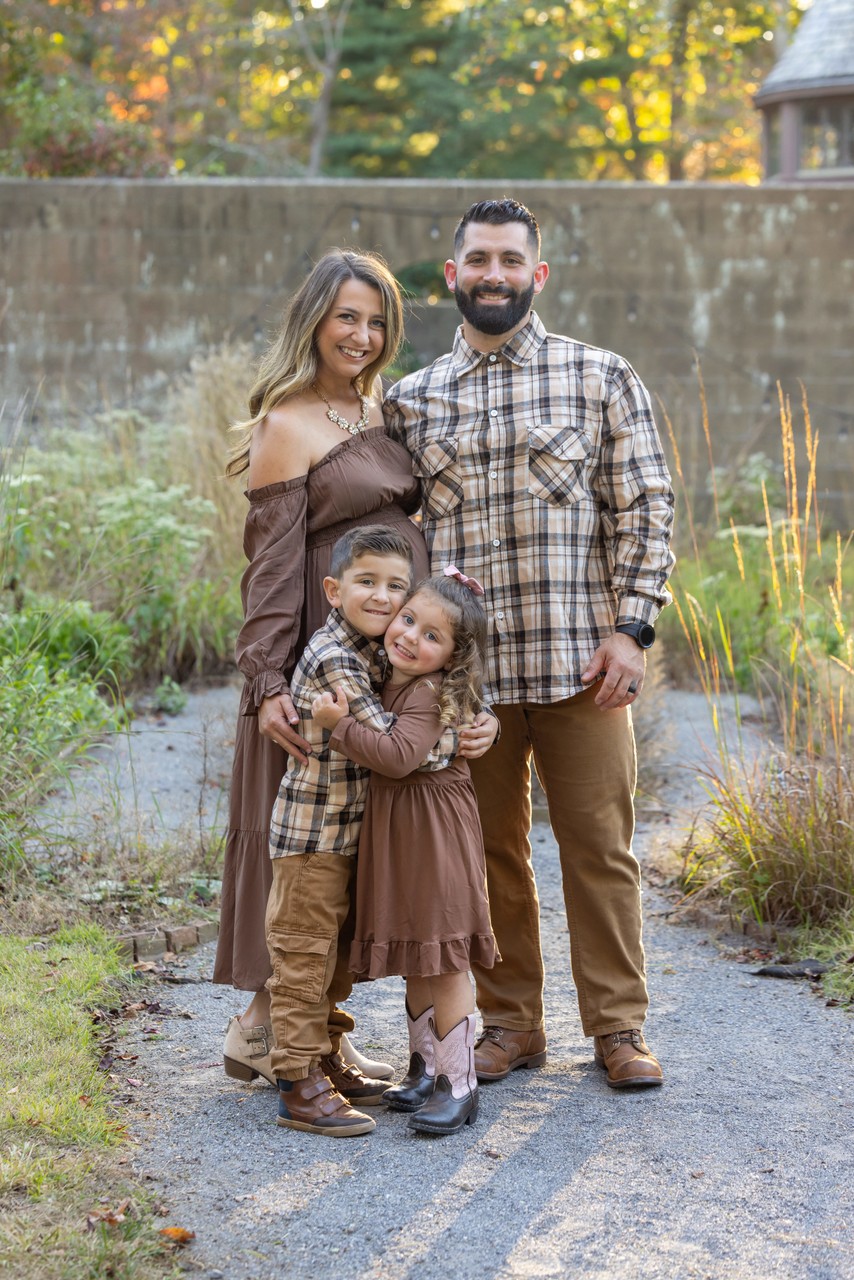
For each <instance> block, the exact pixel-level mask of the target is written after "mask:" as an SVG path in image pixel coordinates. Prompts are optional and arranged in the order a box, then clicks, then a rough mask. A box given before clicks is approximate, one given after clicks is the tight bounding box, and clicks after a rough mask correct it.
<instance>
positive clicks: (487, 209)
mask: <svg viewBox="0 0 854 1280" xmlns="http://www.w3.org/2000/svg"><path fill="white" fill-rule="evenodd" d="M470 222H488V223H491V224H492V226H494V227H498V226H501V225H502V223H505V222H521V223H523V224H524V225H525V226H526V227H527V228H528V238H529V240H530V241H531V245H532V246H533V248H534V249H535V251H536V258H537V261H538V262H539V260H540V226H539V223H538V222H537V219H536V218H535V217H534V215H533V214H532V213H531V210H530V209H527V208H526V207H525V205H523V204H520V203H519V201H518V200H510V199H508V198H507V197H505V198H504V199H503V200H478V201H477V203H476V204H473V205H472V206H471V207H470V208H469V209H466V211H465V213H464V214H463V216H462V217H461V218H460V220H459V222H458V223H457V229H456V231H455V232H454V253H459V251H460V249H461V248H462V244H463V240H465V236H466V227H467V226H468V225H469V223H470Z"/></svg>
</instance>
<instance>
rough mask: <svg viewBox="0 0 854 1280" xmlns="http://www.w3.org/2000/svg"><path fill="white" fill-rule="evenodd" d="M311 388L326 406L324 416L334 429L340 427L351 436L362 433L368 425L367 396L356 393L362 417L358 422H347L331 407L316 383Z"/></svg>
mask: <svg viewBox="0 0 854 1280" xmlns="http://www.w3.org/2000/svg"><path fill="white" fill-rule="evenodd" d="M312 388H313V390H314V393H315V395H316V396H317V397H318V399H320V400H322V401H323V403H324V404H325V405H326V416H327V418H328V419H329V421H330V422H334V423H335V425H336V427H340V428H341V430H342V431H349V432H350V435H351V436H357V435H358V434H359V432H360V431H364V429H365V427H366V426H367V425H368V410H369V405H370V401H369V400H368V397H367V396H363V395H362V393H361V392H360V391H359V392H357V393H356V394H357V395H358V397H359V405H360V407H361V410H362V416H361V418H360V419H359V421H358V422H348V421H347V419H346V418H342V417H341V414H340V413H339V412H338V411H337V409H333V408H332V405H331V404H330V403H329V401H328V400H327V399H326V396H325V395H324V394H323V392H322V391H321V390H320V387H319V386H318V385H317V383H316V382H313V383H312Z"/></svg>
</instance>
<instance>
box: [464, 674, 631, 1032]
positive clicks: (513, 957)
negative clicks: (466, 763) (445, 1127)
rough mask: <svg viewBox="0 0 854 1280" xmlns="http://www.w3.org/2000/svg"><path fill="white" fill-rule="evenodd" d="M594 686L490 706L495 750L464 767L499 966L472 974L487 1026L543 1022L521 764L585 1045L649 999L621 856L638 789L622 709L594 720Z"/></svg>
mask: <svg viewBox="0 0 854 1280" xmlns="http://www.w3.org/2000/svg"><path fill="white" fill-rule="evenodd" d="M597 687H598V686H595V687H594V688H592V689H589V690H586V691H585V692H584V693H580V694H578V695H577V696H576V697H574V698H568V699H566V700H565V701H564V702H557V703H552V704H535V703H521V704H510V705H506V706H496V707H495V708H494V710H495V712H496V714H497V716H498V719H499V720H500V722H501V736H500V738H499V741H498V742H497V743H496V744H495V745H494V746H493V747H491V748H490V750H489V751H488V752H487V753H486V755H485V756H483V757H482V758H481V759H480V760H472V761H470V766H471V774H472V779H473V781H474V785H475V790H476V791H477V798H478V807H479V809H480V817H481V822H482V824H483V835H484V843H485V848H486V879H487V886H488V889H489V906H490V912H491V914H492V926H493V929H494V931H495V937H496V941H497V942H498V948H499V950H500V952H501V962H500V963H499V964H496V965H495V967H494V969H481V968H479V967H477V966H474V974H475V978H476V981H477V998H478V1006H479V1008H480V1011H481V1014H482V1016H483V1021H484V1025H485V1026H500V1027H507V1028H509V1029H512V1030H514V1031H529V1030H534V1029H536V1028H539V1027H541V1026H542V1025H543V959H542V952H541V950H540V924H539V898H538V897H537V886H536V882H535V880H534V871H533V867H532V865H531V846H530V843H529V840H528V833H529V831H530V826H531V756H532V754H533V758H534V764H535V765H536V769H537V776H538V777H539V779H540V782H541V783H542V786H543V790H544V791H545V793H546V798H547V800H548V806H549V819H550V822H551V826H552V830H553V831H554V834H555V838H556V839H557V842H558V847H559V850H560V865H561V872H562V876H563V894H564V902H565V906H566V919H567V924H568V925H569V937H570V954H571V959H572V974H573V978H574V980H575V986H576V990H577V993H578V1005H579V1010H580V1013H581V1025H582V1028H583V1030H584V1034H585V1035H588V1036H594V1035H607V1034H609V1033H610V1032H612V1031H624V1030H629V1029H630V1028H632V1027H641V1026H642V1025H643V1022H644V1018H645V1015H646V1010H647V1005H648V998H647V991H646V980H645V976H644V954H643V945H642V943H641V902H640V869H639V867H638V864H637V862H636V860H635V857H634V855H633V854H632V851H631V842H632V834H633V832H634V807H633V802H632V799H633V795H634V788H635V781H636V760H635V744H634V734H633V732H632V724H631V717H630V715H629V712H628V711H627V710H616V711H600V710H599V708H598V707H597V706H596V705H595V703H594V701H593V700H594V698H595V696H596V689H597Z"/></svg>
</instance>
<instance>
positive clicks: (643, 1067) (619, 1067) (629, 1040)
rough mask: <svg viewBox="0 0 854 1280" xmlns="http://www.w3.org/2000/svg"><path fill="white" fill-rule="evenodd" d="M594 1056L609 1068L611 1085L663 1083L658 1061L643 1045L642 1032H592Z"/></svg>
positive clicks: (618, 1087)
mask: <svg viewBox="0 0 854 1280" xmlns="http://www.w3.org/2000/svg"><path fill="white" fill-rule="evenodd" d="M593 1056H594V1058H595V1059H596V1062H597V1063H598V1065H599V1066H600V1067H604V1069H605V1070H606V1071H607V1072H608V1084H609V1085H610V1086H611V1088H612V1089H630V1088H643V1087H644V1086H648V1085H656V1084H663V1083H664V1073H663V1071H662V1070H661V1063H660V1062H659V1061H658V1059H657V1058H654V1057H653V1055H652V1053H651V1052H650V1050H649V1049H648V1048H647V1046H646V1041H645V1040H644V1038H643V1033H642V1032H641V1031H640V1030H638V1028H636V1027H635V1028H634V1029H633V1030H631V1031H612V1032H611V1034H610V1035H608V1036H594V1038H593Z"/></svg>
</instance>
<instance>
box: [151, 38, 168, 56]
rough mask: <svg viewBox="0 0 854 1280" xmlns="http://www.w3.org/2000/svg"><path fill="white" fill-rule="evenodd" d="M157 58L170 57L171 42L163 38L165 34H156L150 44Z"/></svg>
mask: <svg viewBox="0 0 854 1280" xmlns="http://www.w3.org/2000/svg"><path fill="white" fill-rule="evenodd" d="M148 47H149V49H150V50H151V52H152V53H153V54H154V56H155V57H156V58H168V57H169V48H170V46H169V44H168V42H167V41H166V40H164V39H163V36H154V38H153V39H152V41H151V44H150V45H149V46H148Z"/></svg>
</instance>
